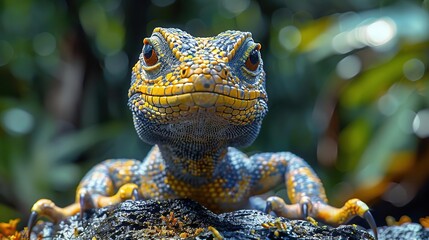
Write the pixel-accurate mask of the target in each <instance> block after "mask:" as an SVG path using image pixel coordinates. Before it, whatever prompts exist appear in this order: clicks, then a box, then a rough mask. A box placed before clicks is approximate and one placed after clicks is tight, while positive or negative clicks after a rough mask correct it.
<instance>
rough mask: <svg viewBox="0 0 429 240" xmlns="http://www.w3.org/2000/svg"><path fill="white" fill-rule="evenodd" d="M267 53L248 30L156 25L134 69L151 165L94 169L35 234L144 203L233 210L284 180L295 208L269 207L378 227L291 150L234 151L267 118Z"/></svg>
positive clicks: (136, 105)
mask: <svg viewBox="0 0 429 240" xmlns="http://www.w3.org/2000/svg"><path fill="white" fill-rule="evenodd" d="M259 50H260V44H258V43H255V42H254V41H253V39H252V37H251V34H250V33H247V32H240V31H226V32H223V33H220V34H219V35H217V36H215V37H209V38H195V37H193V36H191V35H189V34H188V33H186V32H184V31H181V30H179V29H168V28H156V29H155V30H154V31H153V34H152V36H151V37H150V38H146V39H145V40H144V47H143V50H142V53H141V55H140V57H139V61H138V62H137V63H136V65H135V66H134V67H133V69H132V81H131V87H130V90H129V101H128V106H129V107H130V109H131V111H132V113H133V120H134V125H135V128H136V130H137V133H138V135H139V137H140V138H141V139H142V140H143V141H145V142H147V143H150V144H154V145H155V146H154V147H153V148H152V150H151V151H150V152H149V154H148V155H147V157H146V158H145V159H144V160H143V161H138V160H133V159H113V160H107V161H104V162H102V163H101V164H99V165H97V166H95V167H94V168H93V169H92V170H91V171H90V172H89V173H88V174H87V175H86V176H85V177H84V179H83V180H82V181H81V183H80V185H79V187H78V188H77V194H76V203H74V204H72V205H70V206H68V207H65V208H59V207H57V206H55V204H54V203H52V202H51V201H50V200H46V199H42V200H39V201H38V202H37V203H36V204H34V206H33V208H32V217H31V219H30V223H29V226H30V230H31V227H32V225H33V224H34V221H35V219H37V216H39V215H43V216H47V217H49V218H51V219H52V220H54V221H59V220H61V219H64V218H66V217H68V216H70V215H74V214H76V213H78V212H79V211H81V212H82V211H84V210H86V209H88V208H92V207H103V206H107V205H111V204H115V203H118V202H121V201H124V200H125V199H130V198H140V197H142V198H145V199H171V198H190V199H193V200H196V201H198V202H200V203H201V204H202V205H204V206H206V207H207V208H209V209H211V210H213V211H215V212H225V211H231V210H235V209H238V208H240V207H245V206H247V205H248V199H249V197H250V196H253V195H257V194H261V193H264V192H266V191H268V190H270V189H271V188H272V187H274V186H276V185H278V184H280V183H282V182H284V183H285V185H286V187H287V189H288V197H289V199H290V201H291V204H286V203H285V202H284V201H283V200H282V199H281V198H279V197H271V198H268V200H267V211H274V212H275V213H276V214H278V215H281V216H285V217H288V218H304V217H306V216H311V217H314V218H316V219H320V220H323V221H325V222H327V223H330V224H333V225H337V224H341V223H344V222H346V221H347V220H349V219H350V218H351V217H354V216H360V217H364V218H366V219H367V220H368V222H369V223H370V225H371V227H372V228H373V229H374V230H375V224H374V221H373V219H372V217H371V214H370V212H369V208H368V206H367V205H366V204H365V203H363V202H362V201H360V200H358V199H351V200H349V201H348V202H346V204H345V205H344V207H342V208H335V207H332V206H330V205H328V204H327V198H326V195H325V191H324V189H323V186H322V183H321V181H320V179H319V178H318V177H317V176H316V174H315V173H314V171H313V170H312V169H311V168H310V167H309V165H308V164H307V163H306V162H305V161H303V160H302V159H301V158H299V157H297V156H295V155H293V154H291V153H287V152H279V153H262V154H257V155H253V156H250V157H248V156H246V155H245V154H244V153H242V152H240V151H239V150H237V149H236V148H235V147H241V146H247V145H249V144H251V143H252V142H253V141H254V139H255V138H256V136H257V135H258V132H259V129H260V126H261V122H262V119H263V117H264V116H265V114H266V113H267V94H266V91H265V72H264V70H263V63H262V59H261V56H260V52H259Z"/></svg>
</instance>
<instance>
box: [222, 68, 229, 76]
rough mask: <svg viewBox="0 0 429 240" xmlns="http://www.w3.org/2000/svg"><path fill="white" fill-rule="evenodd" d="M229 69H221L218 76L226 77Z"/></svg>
mask: <svg viewBox="0 0 429 240" xmlns="http://www.w3.org/2000/svg"><path fill="white" fill-rule="evenodd" d="M228 73H229V71H228V70H227V69H222V72H220V76H221V77H222V78H226V77H227V76H228Z"/></svg>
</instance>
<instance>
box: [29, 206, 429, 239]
mask: <svg viewBox="0 0 429 240" xmlns="http://www.w3.org/2000/svg"><path fill="white" fill-rule="evenodd" d="M419 226H420V225H418V224H406V225H403V226H400V227H381V228H379V231H380V236H379V239H407V240H409V239H429V231H427V230H425V229H424V228H422V227H421V226H420V227H419ZM34 232H37V233H38V236H39V237H41V238H42V239H45V238H46V239H161V238H166V239H181V238H190V239H221V238H225V239H308V240H313V239H350V240H353V239H374V238H373V237H372V236H371V234H369V233H368V232H367V231H366V230H365V229H363V228H361V227H359V226H356V225H342V226H339V227H337V228H333V227H330V226H326V225H323V224H319V223H316V222H315V221H310V222H309V221H304V220H288V219H286V218H277V217H274V216H272V215H268V214H265V213H263V212H260V211H257V210H239V211H235V212H230V213H223V214H219V215H218V214H215V213H213V212H211V211H209V210H207V209H206V208H204V207H202V206H201V205H200V204H198V203H196V202H193V201H191V200H164V201H155V200H148V201H126V202H123V203H120V204H118V205H114V206H110V207H105V208H100V209H93V210H89V211H87V212H85V214H84V216H83V217H82V219H81V217H80V215H79V214H78V215H76V216H72V217H70V218H68V219H66V220H64V221H62V222H60V223H59V224H56V225H55V224H52V223H49V222H45V223H42V224H38V225H37V226H36V227H35V230H34ZM401 234H406V235H405V236H407V237H406V238H402V235H401ZM419 237H421V238H419ZM424 237H426V238H424ZM33 238H35V234H33Z"/></svg>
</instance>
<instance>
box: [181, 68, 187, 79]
mask: <svg viewBox="0 0 429 240" xmlns="http://www.w3.org/2000/svg"><path fill="white" fill-rule="evenodd" d="M188 74H189V68H184V69H182V70H180V77H182V78H185V77H188Z"/></svg>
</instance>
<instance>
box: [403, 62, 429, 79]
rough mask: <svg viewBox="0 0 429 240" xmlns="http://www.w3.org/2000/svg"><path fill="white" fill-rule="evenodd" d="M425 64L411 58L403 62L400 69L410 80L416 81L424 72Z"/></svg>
mask: <svg viewBox="0 0 429 240" xmlns="http://www.w3.org/2000/svg"><path fill="white" fill-rule="evenodd" d="M425 70H426V66H425V64H424V63H423V62H422V61H420V60H419V59H417V58H413V59H410V60H408V61H407V62H405V63H404V66H403V67H402V71H403V72H404V75H405V77H406V78H407V79H408V80H410V81H417V80H419V79H421V78H422V77H423V75H424V74H425Z"/></svg>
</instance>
